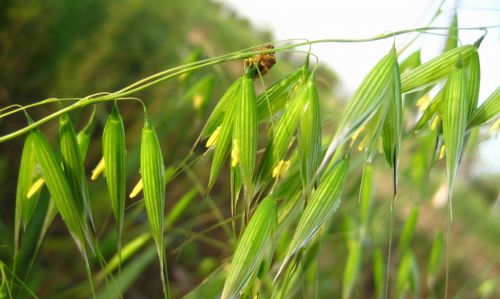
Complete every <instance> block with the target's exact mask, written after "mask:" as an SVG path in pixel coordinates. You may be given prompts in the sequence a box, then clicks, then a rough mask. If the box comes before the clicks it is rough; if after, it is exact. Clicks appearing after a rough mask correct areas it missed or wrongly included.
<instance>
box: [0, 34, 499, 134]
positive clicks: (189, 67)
mask: <svg viewBox="0 0 500 299" xmlns="http://www.w3.org/2000/svg"><path fill="white" fill-rule="evenodd" d="M496 27H500V25H494V26H487V27H464V28H457V29H458V30H484V29H486V28H496ZM448 29H449V27H421V28H414V29H405V30H401V31H396V32H390V33H386V34H381V35H378V36H375V37H369V38H360V39H335V38H331V39H317V40H312V41H304V42H300V43H296V44H290V45H284V46H282V47H278V48H274V49H266V50H258V51H246V50H242V51H237V52H233V53H229V54H225V55H221V56H218V57H213V58H208V59H205V60H200V61H197V62H193V63H190V64H185V65H181V66H178V67H174V68H171V69H168V70H165V71H162V72H159V73H157V74H154V75H152V76H149V77H147V78H144V79H141V80H139V81H137V82H135V83H132V84H131V85H129V86H127V87H125V88H123V89H120V90H118V91H116V92H114V93H111V94H108V95H105V96H100V97H96V98H83V99H81V100H79V101H78V102H76V103H74V104H72V105H70V106H68V107H65V108H63V109H61V110H59V111H57V112H54V113H52V114H50V115H48V116H46V117H44V118H42V119H40V120H38V121H36V122H34V123H32V124H30V125H28V126H26V127H24V128H22V129H19V130H17V131H14V132H12V133H9V134H6V135H4V136H1V137H0V143H2V142H5V141H8V140H11V139H14V138H16V137H19V136H21V135H23V134H26V133H27V132H29V131H30V130H32V129H34V128H36V127H39V126H40V125H42V124H45V123H47V122H48V121H50V120H52V119H54V118H56V117H58V116H60V115H62V114H64V113H67V112H70V111H73V110H76V109H81V108H83V107H86V106H87V105H89V104H95V103H99V102H106V101H111V100H115V99H117V98H121V97H125V96H128V95H131V94H133V93H136V92H139V91H142V90H144V89H146V88H148V87H151V86H153V85H156V84H158V83H161V82H163V81H166V80H169V79H171V78H174V77H178V76H180V75H182V74H184V73H187V72H191V71H195V70H199V69H202V68H205V67H209V66H213V65H217V64H220V63H224V62H228V61H233V60H241V59H245V58H247V57H250V56H253V55H256V54H265V53H271V52H280V51H284V50H288V49H293V48H296V47H301V46H310V45H313V44H322V43H362V42H371V41H377V40H383V39H387V38H394V37H395V36H398V35H403V34H408V33H414V32H422V33H427V31H433V30H448ZM151 80H152V81H151Z"/></svg>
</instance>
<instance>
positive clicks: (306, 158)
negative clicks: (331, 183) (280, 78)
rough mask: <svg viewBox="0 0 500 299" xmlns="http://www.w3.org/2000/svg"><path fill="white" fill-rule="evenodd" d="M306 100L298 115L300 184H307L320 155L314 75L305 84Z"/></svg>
mask: <svg viewBox="0 0 500 299" xmlns="http://www.w3.org/2000/svg"><path fill="white" fill-rule="evenodd" d="M306 89H307V100H306V102H305V104H304V108H303V110H302V113H300V115H299V130H298V144H299V159H300V172H301V177H302V185H303V186H307V185H309V183H310V180H311V179H312V178H313V176H314V173H315V172H316V170H317V168H318V166H319V162H320V155H321V122H320V118H319V110H320V107H319V97H318V88H317V87H316V83H315V82H314V77H313V76H311V77H310V78H309V82H308V83H307V84H306Z"/></svg>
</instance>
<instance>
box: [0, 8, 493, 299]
mask: <svg viewBox="0 0 500 299" xmlns="http://www.w3.org/2000/svg"><path fill="white" fill-rule="evenodd" d="M270 40H272V35H271V34H270V33H268V32H258V31H256V30H255V29H253V28H252V27H251V25H250V24H249V23H248V21H246V20H244V19H241V18H239V17H238V16H237V15H236V14H235V13H234V12H232V11H231V10H229V9H227V8H226V7H224V6H222V5H221V4H218V3H214V2H210V1H206V0H203V1H175V0H169V1H161V0H150V1H139V0H123V1H109V0H108V1H105V0H93V1H87V0H81V1H70V0H67V1H58V0H46V1H37V0H26V1H1V2H0V43H1V44H0V66H1V67H0V106H2V107H4V106H7V105H10V104H14V103H17V104H22V105H25V104H29V103H33V102H36V101H38V100H41V99H45V98H50V97H59V98H63V97H83V96H86V95H89V94H93V93H96V92H103V91H113V90H116V89H119V88H122V87H124V86H126V85H127V84H130V83H131V82H134V81H136V80H139V79H141V78H143V77H145V76H148V75H150V74H153V73H155V72H159V71H161V70H164V69H167V68H170V67H174V66H177V65H180V64H182V63H185V62H189V60H190V59H193V58H194V59H200V58H204V57H211V56H216V55H220V54H224V53H228V52H231V51H235V50H240V49H244V48H248V47H252V46H255V45H259V44H262V43H265V42H268V41H270ZM303 58H304V57H303V55H293V54H288V53H287V54H285V55H281V54H280V55H279V56H278V63H277V65H276V66H275V67H274V68H273V70H272V71H271V73H270V75H269V76H266V78H265V82H266V85H270V84H271V83H272V82H274V81H275V80H277V79H278V78H280V77H281V76H283V75H285V74H286V73H288V72H290V71H291V70H293V69H295V68H296V67H298V66H300V65H301V64H302V63H303ZM242 69H243V66H242V62H231V63H226V64H223V65H218V66H216V67H213V68H209V69H204V70H201V71H198V72H196V73H193V74H190V76H189V77H187V78H184V80H178V79H174V80H171V81H169V82H166V83H163V84H160V85H157V86H155V87H153V88H150V89H148V90H146V91H143V92H141V93H140V94H137V95H135V97H137V98H140V99H142V100H143V101H144V102H145V103H146V105H147V106H148V109H149V111H150V114H151V115H152V118H153V120H154V123H155V126H156V127H157V132H158V134H159V136H160V140H161V145H162V147H163V152H164V157H165V160H166V164H167V166H169V165H173V164H177V163H179V162H180V161H182V160H183V159H184V157H185V156H186V154H187V153H188V152H189V150H190V149H191V146H192V145H193V143H194V142H195V140H196V138H197V136H198V134H199V133H200V131H201V129H202V126H203V124H204V121H205V120H206V119H207V117H208V115H209V113H210V111H211V108H212V107H213V106H214V105H215V103H216V102H217V100H218V99H219V98H220V96H221V95H222V93H223V92H224V90H225V89H226V88H227V87H228V86H229V85H230V84H231V83H232V82H234V80H235V79H236V78H237V77H238V76H240V75H241V72H242ZM318 77H320V78H319V79H320V80H318V82H320V84H319V86H320V88H321V90H320V91H321V94H320V96H321V98H322V101H323V103H324V104H325V105H323V107H325V108H324V110H323V111H322V112H321V113H322V119H323V120H324V121H323V122H325V123H327V124H326V125H325V126H324V132H325V133H326V134H328V136H331V134H332V132H333V131H332V129H333V128H334V127H333V125H332V122H333V123H335V122H336V121H337V120H338V117H339V115H340V113H341V111H342V107H341V105H340V104H339V101H338V100H337V97H336V96H335V95H334V94H332V90H334V88H335V87H336V85H337V79H336V76H335V74H334V73H333V72H332V71H330V70H327V69H322V70H321V72H320V75H319V76H318ZM259 84H260V82H259V81H256V85H257V86H258V91H261V90H262V86H260V85H259ZM200 95H201V97H202V98H203V101H202V103H203V104H202V105H201V106H198V105H196V104H194V103H195V98H196V97H197V96H200ZM110 107H111V106H110V105H100V106H98V107H97V121H96V125H95V127H94V135H93V139H92V141H91V145H90V150H89V153H88V156H87V160H86V164H85V166H86V170H87V173H90V172H91V170H92V168H93V167H94V166H95V165H96V164H97V162H98V161H99V159H100V157H101V149H100V148H101V147H100V144H101V137H100V136H101V131H102V128H103V126H104V122H105V120H106V117H107V114H108V111H109V110H110ZM57 109H58V105H52V106H51V107H50V108H49V107H47V106H44V107H43V108H39V109H33V110H32V116H33V117H34V118H37V117H40V116H42V115H47V114H48V113H49V112H50V111H55V110H57ZM120 109H121V111H122V115H123V118H124V121H125V126H126V136H127V140H126V141H127V149H128V153H127V178H128V181H127V186H129V187H128V191H130V190H131V189H132V187H133V186H134V185H135V183H136V182H137V180H138V177H139V175H138V168H139V166H138V163H139V159H138V150H139V137H140V134H139V133H140V129H141V127H142V124H143V115H142V113H137V112H138V111H141V110H140V109H141V107H140V106H139V104H137V103H136V102H133V101H130V102H121V103H120ZM90 110H91V109H90V108H89V109H85V110H84V111H79V112H76V113H74V114H73V115H72V117H73V119H74V120H75V125H77V127H78V128H81V127H82V126H83V125H84V124H85V122H86V120H87V118H88V116H89V114H90ZM30 113H31V112H30ZM24 124H25V120H24V117H23V115H21V114H19V115H16V116H14V117H9V118H6V119H2V120H1V121H0V132H1V133H2V134H4V133H6V132H10V131H13V130H15V129H18V128H20V127H22V126H23V125H24ZM43 129H44V131H45V132H46V133H47V134H48V135H49V136H50V138H51V141H52V142H53V143H54V144H55V142H56V141H57V140H56V136H55V133H56V132H57V124H56V122H54V123H50V124H48V125H46V126H44V127H43ZM408 134H411V133H408ZM406 137H408V138H405V139H404V141H403V149H402V157H401V170H400V195H399V196H398V198H397V200H396V210H395V216H396V220H395V223H394V240H393V246H394V248H393V252H395V253H394V255H393V259H392V261H391V265H387V264H385V265H384V266H385V267H387V266H390V267H391V269H392V270H391V279H392V280H393V281H394V282H396V279H397V278H396V276H397V275H398V274H397V272H398V270H399V269H398V266H399V264H400V262H401V260H403V258H404V257H405V255H404V253H406V252H410V253H409V254H408V256H412V257H415V260H416V264H415V265H414V267H413V270H415V269H418V271H417V272H419V273H420V274H419V278H418V279H419V280H418V282H417V285H416V286H411V287H408V288H410V289H412V291H411V292H408V294H407V295H408V297H410V298H420V297H425V298H440V297H442V294H443V288H444V264H443V263H441V264H440V266H439V267H438V271H437V273H436V277H432V279H431V278H430V277H427V275H428V271H427V270H426V269H427V265H428V261H429V256H430V254H431V248H432V244H433V242H434V240H435V238H436V235H437V234H438V232H445V231H446V217H447V212H446V207H445V206H443V205H436V204H433V201H432V199H433V197H435V194H436V191H437V190H438V189H439V188H440V186H441V185H442V184H443V183H444V182H445V177H444V172H445V171H444V163H443V162H442V161H438V163H437V165H436V167H435V168H434V169H433V170H432V172H431V173H428V168H429V166H430V161H431V160H432V154H433V150H434V148H433V146H434V137H433V136H432V133H431V132H429V133H425V134H422V135H420V136H418V137H413V136H406ZM473 141H474V142H471V144H470V148H469V150H468V154H469V155H468V156H466V157H464V162H463V163H462V164H463V165H462V167H461V171H460V175H459V183H458V184H457V186H458V189H457V190H456V198H455V201H454V223H453V229H452V235H451V236H452V237H451V240H452V243H451V244H452V245H451V256H452V263H451V269H452V271H453V273H451V275H450V279H451V281H450V289H451V292H450V293H451V294H456V296H457V297H458V298H482V295H485V296H483V297H485V298H488V296H490V297H489V298H496V297H500V290H498V289H495V288H494V289H493V291H492V292H491V293H488V290H490V289H491V288H488V284H485V282H486V283H489V284H491V283H494V282H495V280H494V279H497V280H496V281H498V278H499V277H500V263H499V255H498V248H500V217H499V216H500V210H499V207H498V203H497V202H495V200H498V189H499V186H498V181H499V176H498V175H494V176H491V175H488V176H481V175H474V174H471V173H470V172H471V170H470V169H471V165H472V164H473V161H474V159H475V158H476V157H474V153H475V152H477V150H476V149H477V145H478V143H479V141H480V138H477V139H476V140H473ZM21 145H22V140H21V139H17V140H15V141H10V142H8V143H4V144H1V145H0V184H1V186H2V187H1V188H0V205H1V207H2V208H1V209H0V259H1V260H2V261H3V262H4V263H5V264H7V265H10V264H11V261H12V255H13V233H12V231H13V223H14V205H15V203H14V199H15V189H16V183H17V171H18V163H19V159H20V154H21V152H20V151H21ZM362 158H363V154H359V155H355V156H354V157H353V159H354V161H357V162H353V164H354V165H356V168H354V167H353V169H354V170H353V171H351V173H350V177H349V179H348V180H349V182H348V183H347V186H346V188H345V191H344V195H343V202H342V205H341V207H340V208H339V210H338V211H337V213H336V214H335V215H334V217H333V219H332V220H331V226H330V227H329V229H328V230H327V233H328V234H326V235H324V237H323V239H322V241H321V248H319V247H318V246H317V247H318V248H316V249H315V250H317V252H314V250H312V251H313V253H311V255H312V256H314V255H315V254H318V260H317V261H312V262H310V264H315V263H316V265H313V267H311V269H313V270H316V271H317V273H316V274H315V275H309V274H307V273H306V274H305V275H304V277H301V278H300V279H301V281H302V282H303V283H304V285H305V287H303V288H298V289H299V290H298V291H297V292H296V293H295V294H294V296H295V297H296V298H304V297H308V296H312V295H314V294H316V295H317V297H318V298H332V296H333V297H340V294H341V293H342V275H343V271H344V267H345V263H346V260H347V255H348V253H349V248H352V247H350V246H351V245H350V244H352V243H353V242H352V241H353V235H354V236H357V234H361V233H360V232H359V228H360V227H361V219H360V216H359V202H358V191H359V185H360V180H361V172H360V168H361V161H362ZM356 159H357V160H356ZM209 162H210V161H209V159H207V158H204V159H201V160H200V161H199V162H198V163H196V164H195V165H193V166H191V167H189V168H187V171H186V172H184V173H182V174H181V175H179V176H178V177H175V178H173V180H172V181H171V182H169V184H168V185H167V211H171V210H172V209H173V207H174V206H175V205H176V204H177V203H178V202H181V201H182V200H181V198H183V199H184V200H185V201H186V202H189V203H191V202H192V201H195V202H196V204H194V205H191V206H189V208H186V207H184V210H183V211H180V212H179V215H181V216H179V217H178V218H177V219H173V218H172V220H171V221H172V224H171V234H170V235H169V234H168V233H167V238H166V241H167V248H169V249H168V250H167V252H168V260H169V276H170V280H171V284H172V287H173V292H174V294H175V296H176V297H179V296H181V295H183V294H186V293H187V292H189V291H191V290H192V289H193V288H195V287H196V286H197V285H198V284H199V283H200V282H201V281H202V280H203V279H204V278H206V277H208V276H209V275H212V276H214V277H217V276H219V277H220V276H221V274H220V273H221V271H220V268H217V267H218V265H220V264H221V261H225V258H226V257H227V256H228V255H229V254H230V253H231V250H232V248H231V245H232V244H230V242H231V240H232V238H231V233H230V223H229V222H227V221H226V222H224V221H225V220H227V219H229V218H230V210H229V190H228V189H229V188H228V185H229V183H227V182H228V181H229V177H228V174H227V173H226V174H224V175H223V176H222V177H221V178H219V180H218V184H216V186H215V187H214V188H213V190H212V192H211V194H210V196H209V197H207V198H203V194H204V192H205V189H204V188H205V186H206V182H207V180H208V172H209V167H210V164H209ZM375 165H376V171H375V173H374V182H373V185H374V191H373V194H374V202H373V204H372V212H371V217H370V219H369V222H368V230H367V232H366V236H364V237H363V238H361V241H362V243H361V247H362V256H361V262H360V266H359V267H360V275H359V278H358V281H357V284H356V287H354V289H353V291H352V292H353V293H352V294H353V295H352V296H353V298H376V295H375V294H376V292H375V290H376V288H377V286H376V285H374V283H373V281H374V275H375V274H373V273H374V269H373V263H372V259H373V255H374V252H376V250H377V249H378V250H380V251H381V252H382V256H383V259H384V261H385V258H386V252H387V248H388V238H389V223H390V222H389V220H390V201H391V195H392V194H391V192H392V189H391V188H392V185H391V183H392V182H391V174H390V169H389V168H388V167H387V166H386V165H385V164H384V163H383V161H382V159H379V158H377V159H376V161H375ZM90 192H91V194H92V207H93V211H94V215H95V216H94V218H95V220H96V223H97V227H98V229H99V235H100V237H101V245H102V250H103V253H104V255H105V256H106V257H107V258H110V257H111V256H112V255H113V254H114V252H115V250H116V235H115V231H114V226H115V225H114V223H113V221H114V220H113V218H112V216H111V209H110V205H109V203H108V198H107V192H106V187H105V182H104V180H103V179H102V178H101V179H99V180H97V181H96V182H95V183H93V184H90ZM186 198H187V199H186ZM203 199H204V200H203ZM48 200H49V195H48V194H47V192H43V193H42V195H41V197H40V199H39V204H38V207H37V210H38V213H35V215H39V216H38V217H35V218H34V219H33V220H32V221H31V223H30V225H29V227H28V232H27V234H26V235H25V237H24V238H23V244H24V246H23V248H24V251H22V252H21V255H23V256H24V257H25V258H24V259H22V260H23V261H24V262H23V263H22V265H21V266H20V267H19V268H20V270H18V271H19V272H18V275H20V277H23V276H24V275H25V274H26V272H27V268H28V265H29V262H30V259H31V257H32V256H34V252H33V244H35V243H36V242H37V236H38V233H39V229H40V227H41V224H42V223H43V211H44V210H45V209H46V208H47V202H48ZM202 200H203V201H202ZM186 205H189V204H186ZM127 206H128V208H127V211H126V220H125V230H124V244H127V243H128V242H129V241H130V240H133V239H134V238H135V237H138V236H141V235H142V234H143V233H144V232H146V231H147V230H148V228H147V221H146V218H145V215H144V211H143V210H144V208H143V205H142V202H141V201H140V200H130V201H128V202H127ZM193 207H194V208H193ZM413 208H417V209H419V213H418V219H417V220H416V228H415V233H414V235H411V236H407V237H408V238H409V240H408V248H405V250H404V251H405V252H398V248H397V247H398V246H397V245H398V242H399V239H400V236H401V234H402V230H403V227H404V224H405V223H406V220H407V218H408V215H409V214H410V212H411V211H412V209H413ZM178 209H182V207H181V208H178ZM212 226H216V228H215V229H212ZM206 230H207V231H206ZM198 233H199V235H198ZM289 234H290V233H289ZM194 236H195V237H196V239H195V240H193V239H190V238H191V237H194ZM289 238H290V236H288V240H289ZM282 239H283V240H282V241H281V242H286V241H287V236H286V233H285V236H284V237H283V238H282ZM356 241H357V239H356ZM147 244H148V245H147V246H144V248H142V249H141V250H140V251H139V253H137V254H136V256H134V258H133V259H131V261H130V262H128V263H127V264H126V265H127V268H124V269H123V270H122V271H123V272H122V274H121V275H120V276H119V277H117V278H116V280H117V282H118V284H119V285H120V287H121V288H123V290H127V291H126V296H125V298H157V297H160V296H159V294H160V293H161V285H160V281H159V276H158V267H157V265H156V264H155V263H156V259H155V255H154V248H153V247H152V242H151V241H150V240H149V241H147ZM77 256H78V251H77V249H76V248H75V246H74V244H73V243H72V241H71V240H70V238H68V233H67V231H66V229H65V228H64V225H63V223H62V221H61V220H60V219H56V222H55V223H54V224H53V225H52V226H51V227H50V229H49V232H48V237H47V238H46V240H45V242H44V244H43V246H42V248H41V251H40V252H39V254H38V256H37V258H36V261H35V262H34V265H33V269H32V271H31V274H30V276H29V277H28V278H25V283H27V284H28V286H29V287H30V288H31V289H33V290H36V293H37V294H38V295H39V296H40V297H41V298H86V297H88V296H90V294H89V293H88V290H87V283H86V281H85V276H84V271H83V267H84V265H83V263H82V262H81V261H80V259H79V256H78V258H76V257H77ZM408 260H411V258H408ZM304 263H305V264H307V263H306V262H304ZM385 263H386V261H385ZM96 264H97V263H96ZM216 269H217V270H216ZM99 270H100V269H99V268H98V267H97V266H96V268H95V269H94V271H95V272H96V273H97V272H99ZM214 270H215V271H214ZM401 271H402V270H401ZM384 275H385V272H384ZM392 276H394V277H392ZM96 280H99V278H96ZM214 281H215V282H214V285H217V286H218V287H219V288H220V287H221V279H218V280H217V279H215V280H214ZM217 283H218V284H217ZM263 284H264V285H266V282H264V283H263ZM269 284H270V283H269V282H267V285H269ZM271 285H272V284H271ZM395 285H396V283H394V288H395ZM99 287H100V288H101V289H102V292H100V293H99V294H100V298H113V297H117V294H116V290H114V289H113V288H110V287H106V284H105V283H104V282H103V281H102V279H101V280H100V284H99ZM204 287H206V286H204ZM215 290H216V289H215ZM210 291H212V292H215V291H214V290H210V288H209V289H208V290H206V292H207V293H204V294H208V292H210ZM481 292H483V293H481ZM18 295H19V297H23V296H24V297H28V295H27V294H26V293H20V294H18ZM290 295H291V294H290ZM291 296H292V295H291ZM194 298H196V296H195V297H194Z"/></svg>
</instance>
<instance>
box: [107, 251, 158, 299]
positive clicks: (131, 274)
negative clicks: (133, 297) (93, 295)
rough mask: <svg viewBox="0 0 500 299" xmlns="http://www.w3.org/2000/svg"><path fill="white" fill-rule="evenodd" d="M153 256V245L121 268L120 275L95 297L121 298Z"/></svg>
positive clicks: (144, 269)
mask: <svg viewBox="0 0 500 299" xmlns="http://www.w3.org/2000/svg"><path fill="white" fill-rule="evenodd" d="M154 257H155V248H154V247H149V248H147V249H146V250H144V251H143V252H141V254H140V255H139V256H137V257H136V258H135V259H133V260H132V261H131V262H130V263H129V264H127V265H126V266H125V267H124V268H123V270H122V271H121V273H120V275H119V276H118V277H117V278H115V279H113V282H111V283H110V284H108V285H107V287H106V288H103V289H102V291H100V292H99V294H98V296H97V299H113V298H116V299H118V298H123V294H125V293H126V292H127V290H128V289H129V288H130V286H131V285H132V284H133V283H134V281H136V280H137V279H138V278H139V277H140V275H141V274H142V273H143V272H144V271H146V270H147V269H146V268H147V267H148V265H149V264H151V262H152V261H153V260H154Z"/></svg>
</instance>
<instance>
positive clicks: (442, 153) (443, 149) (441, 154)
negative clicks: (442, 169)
mask: <svg viewBox="0 0 500 299" xmlns="http://www.w3.org/2000/svg"><path fill="white" fill-rule="evenodd" d="M445 154H446V148H445V146H444V144H443V145H442V146H441V149H440V150H439V158H438V159H439V160H441V159H443V158H444V155H445Z"/></svg>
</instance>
